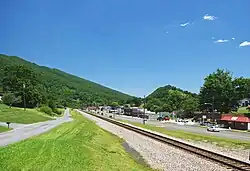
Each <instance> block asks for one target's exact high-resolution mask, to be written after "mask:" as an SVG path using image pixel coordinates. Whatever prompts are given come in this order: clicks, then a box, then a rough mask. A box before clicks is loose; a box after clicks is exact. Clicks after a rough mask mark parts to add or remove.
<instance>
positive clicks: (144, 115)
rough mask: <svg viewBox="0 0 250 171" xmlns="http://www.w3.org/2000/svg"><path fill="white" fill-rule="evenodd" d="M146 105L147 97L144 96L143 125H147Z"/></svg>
mask: <svg viewBox="0 0 250 171" xmlns="http://www.w3.org/2000/svg"><path fill="white" fill-rule="evenodd" d="M145 104H146V98H145V95H144V99H143V124H144V125H145V117H146V114H145Z"/></svg>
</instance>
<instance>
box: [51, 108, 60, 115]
mask: <svg viewBox="0 0 250 171" xmlns="http://www.w3.org/2000/svg"><path fill="white" fill-rule="evenodd" d="M52 111H53V112H54V113H56V114H58V115H61V114H62V111H61V110H59V109H58V108H54V109H52Z"/></svg>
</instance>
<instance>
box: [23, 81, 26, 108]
mask: <svg viewBox="0 0 250 171" xmlns="http://www.w3.org/2000/svg"><path fill="white" fill-rule="evenodd" d="M23 107H24V110H26V99H25V84H23Z"/></svg>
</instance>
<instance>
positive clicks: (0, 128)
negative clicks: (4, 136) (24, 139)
mask: <svg viewBox="0 0 250 171" xmlns="http://www.w3.org/2000/svg"><path fill="white" fill-rule="evenodd" d="M10 130H11V129H10V128H8V127H5V126H0V133H1V132H6V131H10Z"/></svg>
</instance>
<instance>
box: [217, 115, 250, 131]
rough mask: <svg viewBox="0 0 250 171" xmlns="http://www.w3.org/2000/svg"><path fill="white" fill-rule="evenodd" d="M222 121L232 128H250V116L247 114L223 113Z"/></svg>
mask: <svg viewBox="0 0 250 171" xmlns="http://www.w3.org/2000/svg"><path fill="white" fill-rule="evenodd" d="M220 123H221V124H223V125H224V126H226V127H230V128H232V129H241V130H250V118H249V117H246V116H232V115H230V114H225V115H222V117H221V119H220Z"/></svg>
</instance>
